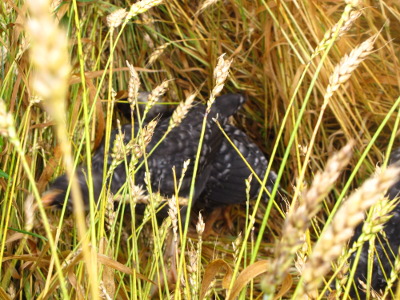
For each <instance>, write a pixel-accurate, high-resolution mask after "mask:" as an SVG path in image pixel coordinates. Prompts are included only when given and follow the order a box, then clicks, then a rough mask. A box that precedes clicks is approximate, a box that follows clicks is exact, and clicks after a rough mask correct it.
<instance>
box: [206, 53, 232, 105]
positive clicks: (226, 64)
mask: <svg viewBox="0 0 400 300" xmlns="http://www.w3.org/2000/svg"><path fill="white" fill-rule="evenodd" d="M224 56H225V53H224V54H222V55H221V56H220V57H219V58H218V62H217V66H216V67H215V69H214V80H215V84H214V88H213V90H212V91H211V95H210V99H209V100H208V101H207V112H209V111H210V109H211V106H212V105H213V103H214V101H215V98H216V97H217V96H218V94H219V93H220V92H221V91H222V88H223V87H224V83H225V80H226V78H227V77H228V74H229V68H230V67H231V64H232V61H233V60H232V59H224Z"/></svg>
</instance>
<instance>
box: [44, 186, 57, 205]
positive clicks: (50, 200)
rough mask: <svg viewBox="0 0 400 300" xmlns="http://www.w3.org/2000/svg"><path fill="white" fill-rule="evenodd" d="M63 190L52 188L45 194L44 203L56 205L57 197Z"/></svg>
mask: <svg viewBox="0 0 400 300" xmlns="http://www.w3.org/2000/svg"><path fill="white" fill-rule="evenodd" d="M61 192H62V191H61V190H58V189H56V190H50V191H47V192H46V193H44V194H43V196H42V203H43V206H44V207H51V206H53V205H54V200H55V198H56V197H57V196H58V195H60V194H61Z"/></svg>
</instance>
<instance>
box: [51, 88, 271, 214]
mask: <svg viewBox="0 0 400 300" xmlns="http://www.w3.org/2000/svg"><path fill="white" fill-rule="evenodd" d="M244 101H245V98H244V97H243V96H241V95H238V94H227V95H223V96H220V97H218V98H217V99H216V100H215V103H214V104H213V106H212V108H211V111H210V113H209V115H208V116H207V123H206V131H205V135H204V140H203V146H202V151H201V155H200V159H199V168H198V172H197V176H196V184H195V194H194V198H193V201H198V204H199V205H200V207H207V208H212V207H215V206H221V205H226V204H235V203H240V202H244V201H246V193H245V191H246V188H245V179H247V178H248V177H249V175H250V174H251V171H250V170H249V168H248V166H247V165H246V164H245V162H244V161H243V159H242V158H241V157H240V155H239V154H238V153H237V152H236V150H235V149H234V148H233V147H232V145H231V144H230V143H229V141H227V140H226V138H225V137H224V136H223V134H222V132H221V130H220V129H219V128H218V126H217V124H216V123H215V122H214V120H213V118H216V119H217V120H218V121H219V122H220V124H222V126H223V128H224V130H225V131H226V133H227V135H228V136H229V138H230V139H231V140H232V142H233V143H234V144H235V146H236V147H237V148H238V149H239V151H240V152H241V153H242V155H243V156H244V158H245V159H246V161H247V162H248V163H249V165H250V166H251V167H252V169H253V170H254V171H255V173H256V174H257V176H258V177H260V178H261V179H262V178H264V175H265V174H264V173H265V171H266V168H267V164H268V162H267V160H266V158H265V156H264V155H263V154H262V152H261V150H260V149H259V148H258V147H257V146H256V145H255V144H254V143H253V142H251V141H250V140H249V138H248V137H247V136H246V134H245V133H244V132H242V131H240V130H239V129H237V128H235V127H233V126H231V125H228V124H226V122H227V119H228V117H229V116H231V115H233V114H234V113H235V112H236V111H237V110H238V109H239V107H240V106H241V105H242V104H243V103H244ZM205 111H206V107H205V106H204V105H202V104H197V105H196V106H194V107H193V108H192V109H191V110H190V111H189V112H188V114H187V116H186V117H185V119H183V121H182V123H181V124H180V125H179V126H178V127H176V128H174V129H172V130H171V132H170V133H169V134H168V135H167V136H166V138H165V139H164V140H163V141H162V142H161V144H160V145H159V146H158V147H157V148H156V149H155V150H154V152H153V153H152V154H151V155H150V156H149V157H148V158H147V163H148V168H149V170H150V174H151V188H152V190H153V192H154V191H159V192H160V193H161V194H162V195H164V196H171V195H173V194H174V192H175V189H174V181H173V174H172V167H173V166H175V169H176V177H177V178H180V176H181V173H182V167H183V163H184V161H186V160H187V159H190V164H189V166H188V168H187V171H186V175H185V177H184V179H183V183H182V186H181V189H180V193H179V195H180V196H182V197H186V196H188V195H189V191H190V185H191V180H192V176H193V173H194V169H193V168H194V162H195V157H196V152H197V148H198V143H199V139H200V133H201V128H202V123H203V118H204V114H205ZM169 122H170V118H169V115H168V114H166V115H165V116H161V119H160V121H159V123H158V124H157V126H156V128H155V132H154V135H153V138H152V140H151V142H150V144H149V145H148V147H147V149H146V150H147V152H149V151H150V150H151V149H152V148H153V147H154V146H155V145H156V144H157V143H158V142H159V140H160V139H161V138H162V136H163V135H164V133H165V132H166V130H167V128H168V125H169ZM135 127H138V126H137V124H135ZM137 131H138V128H135V132H137ZM122 132H124V134H125V136H124V142H125V143H127V142H129V141H130V140H131V138H132V136H131V132H132V126H131V125H130V124H128V125H125V126H123V127H122ZM117 133H118V131H117V130H114V131H112V133H111V141H114V140H115V136H116V134H117ZM110 148H111V149H112V146H110ZM103 159H104V144H102V145H101V146H100V147H99V149H98V150H97V151H96V153H95V155H94V157H93V159H92V169H93V172H92V176H93V187H94V193H95V195H94V198H95V199H97V198H98V197H99V193H100V191H101V188H102V186H103ZM128 159H130V157H128ZM111 163H112V158H111V157H109V159H108V167H109V166H110V165H111ZM138 165H140V162H139V163H138ZM77 176H78V179H79V183H80V187H81V191H82V194H83V199H84V201H85V202H86V203H87V201H88V199H89V192H88V186H87V181H86V174H85V168H82V167H81V168H80V169H79V170H78V171H77ZM144 176H145V169H144V167H142V168H140V169H139V170H137V171H136V173H135V184H137V185H143V186H144V185H145V184H144ZM275 177H276V175H275V173H273V172H271V173H270V175H269V178H268V181H267V188H268V189H269V190H270V189H271V188H272V186H273V182H274V180H275ZM125 182H126V167H125V164H121V165H119V166H118V167H117V168H116V169H115V170H114V173H113V178H112V182H111V192H113V193H116V192H117V191H118V190H119V189H120V188H121V187H122V186H123V184H124V183H125ZM68 184H69V181H68V178H67V177H66V175H62V176H60V177H59V178H57V179H56V180H55V181H54V183H53V184H52V185H51V186H50V189H49V191H48V192H47V193H46V194H45V196H44V202H45V203H46V204H47V205H56V206H58V207H61V206H62V205H63V203H64V201H65V197H66V191H67V187H68ZM259 188H260V184H259V183H258V181H257V180H256V179H255V178H253V180H252V182H251V189H250V196H251V197H252V198H254V197H255V196H256V195H257V193H258V191H259ZM71 203H72V201H70V198H68V204H69V205H70V204H71Z"/></svg>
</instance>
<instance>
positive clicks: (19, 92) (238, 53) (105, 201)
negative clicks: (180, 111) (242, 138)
mask: <svg viewBox="0 0 400 300" xmlns="http://www.w3.org/2000/svg"><path fill="white" fill-rule="evenodd" d="M53 2H54V3H53V4H54V6H53V9H55V13H54V16H55V17H56V20H57V21H56V23H58V24H59V27H61V28H63V30H65V32H66V33H65V36H66V37H67V39H68V51H69V52H68V56H69V59H70V61H69V64H70V66H71V70H72V71H71V76H70V77H69V78H67V80H68V81H66V82H65V84H67V87H68V95H67V96H66V99H65V114H64V109H61V110H58V111H57V112H58V113H60V114H61V115H62V116H66V124H65V125H66V129H65V130H66V133H65V134H64V135H62V134H61V136H62V137H64V139H60V131H57V130H55V128H57V127H55V125H56V124H59V120H57V118H55V117H54V114H52V113H51V111H49V106H48V103H46V99H42V101H37V100H38V98H37V96H40V95H38V93H37V92H36V90H35V88H34V84H33V77H32V76H33V72H34V71H35V70H36V71H37V69H38V67H37V66H36V67H33V64H32V61H34V59H32V57H30V56H29V55H32V53H35V52H32V47H34V45H33V43H34V41H32V44H29V41H30V38H29V35H28V32H27V31H26V29H25V28H26V26H27V25H26V24H27V23H26V22H27V20H28V15H30V16H31V17H34V14H33V12H32V11H31V12H30V13H29V12H28V11H27V9H26V7H25V6H24V2H23V1H14V2H13V3H14V5H15V6H12V5H11V4H9V2H4V3H3V2H2V3H1V4H0V7H1V9H0V28H1V31H0V47H1V48H0V59H1V61H0V63H1V64H0V74H1V76H0V78H1V79H0V82H1V86H0V98H1V99H3V100H4V102H5V108H4V109H3V111H2V112H0V133H1V135H2V136H0V153H1V156H0V247H1V248H0V262H1V263H0V284H1V286H0V296H1V297H3V296H4V297H9V298H11V299H12V298H14V297H20V298H27V299H30V298H48V297H53V298H57V299H65V298H78V299H83V298H88V299H89V298H90V299H91V298H92V297H95V296H96V293H98V294H99V295H100V296H101V297H105V298H107V299H108V298H111V299H129V298H132V299H134V298H138V299H145V298H149V297H154V298H160V299H167V298H174V299H197V298H200V297H208V299H233V298H234V297H236V296H239V298H240V299H260V298H261V297H265V298H266V299H273V296H274V295H275V296H276V295H278V296H282V297H284V298H288V299H290V298H294V297H295V296H296V295H299V293H303V292H305V291H306V292H308V293H309V294H312V295H314V296H316V295H317V294H315V293H317V292H318V291H319V293H320V294H319V295H318V296H316V297H319V298H320V299H321V298H325V297H326V293H330V291H331V282H333V285H332V286H336V289H337V290H338V295H339V296H338V297H339V298H342V297H345V296H344V295H347V293H348V291H349V288H350V285H351V280H352V279H351V276H350V277H349V280H348V281H346V278H347V277H346V276H348V273H346V270H347V269H346V267H347V266H346V262H345V259H343V258H344V257H346V251H347V250H346V249H345V250H344V252H343V253H341V254H340V255H337V256H336V257H335V258H333V259H334V261H332V263H331V264H330V270H328V271H327V272H325V273H324V274H320V275H318V276H320V278H318V280H316V281H313V284H314V285H313V284H310V283H309V282H308V281H307V280H309V278H311V277H312V276H311V275H310V272H309V269H307V264H306V261H305V259H306V258H310V259H311V261H312V259H313V247H314V245H316V243H317V242H318V240H319V239H320V237H321V240H323V232H326V231H329V230H330V229H329V226H330V224H331V222H335V219H334V215H335V214H334V213H335V212H336V211H337V210H338V209H339V208H340V205H341V203H342V202H343V201H344V199H346V198H347V197H349V196H350V194H351V192H352V191H354V190H355V188H358V187H360V186H361V185H362V183H363V182H364V181H366V179H367V178H369V177H370V176H371V175H372V174H373V173H374V172H375V170H376V165H377V164H378V163H379V164H383V165H385V164H386V163H387V159H388V156H389V155H388V154H389V153H390V151H391V148H392V147H393V145H394V146H397V145H398V143H397V142H396V137H397V132H398V127H399V120H400V112H399V110H398V108H399V104H400V98H399V89H398V87H399V83H400V73H399V72H398V70H399V67H398V66H399V61H398V58H399V55H398V54H399V53H400V49H399V48H400V44H399V41H398V39H396V38H397V37H398V36H399V35H400V24H399V23H400V5H399V4H398V3H397V2H396V1H376V2H375V3H374V5H375V6H367V5H365V4H363V3H358V1H352V2H351V3H350V1H343V2H332V1H269V2H267V1H264V0H261V1H241V0H236V1H233V0H232V1H204V2H199V3H197V2H196V1H191V2H190V1H177V0H171V1H167V0H165V1H164V2H163V3H161V4H159V1H142V2H140V3H139V5H136V6H133V7H130V6H129V4H128V3H127V2H125V1H118V0H115V1H111V3H106V2H101V3H96V2H87V1H71V2H60V1H53ZM347 2H349V4H348V3H347ZM10 3H11V2H10ZM143 3H147V4H146V5H140V4H143ZM364 5H365V6H364ZM152 6H156V7H154V8H152ZM120 8H125V9H126V12H125V13H129V14H130V15H128V18H126V19H125V13H124V12H123V11H119V14H117V15H113V17H114V18H113V19H111V21H110V18H108V24H107V18H106V17H107V16H109V15H110V13H112V12H114V11H116V10H117V9H120ZM136 14H137V15H136ZM118 18H121V20H120V21H122V22H121V23H120V24H119V22H118V21H119V20H118ZM60 34H62V33H60ZM372 37H374V38H372ZM369 38H371V45H370V48H368V49H367V50H365V51H364V52H362V53H361V56H362V59H361V58H360V59H358V60H357V61H356V62H354V61H353V64H351V65H350V67H349V66H348V65H346V66H347V68H345V71H343V69H342V71H343V72H341V73H340V72H339V73H340V74H339V75H338V76H336V77H335V72H336V71H335V70H337V69H338V68H339V66H341V65H343V64H344V62H345V61H346V60H345V59H343V58H344V57H345V55H349V54H350V53H351V51H353V50H354V49H357V47H358V46H359V45H361V44H362V43H363V42H365V41H366V40H368V39H369ZM56 48H57V47H56ZM223 53H226V55H225V57H224V58H225V59H227V60H231V59H232V64H231V65H230V68H229V76H228V78H227V79H226V82H225V85H224V89H223V91H222V93H224V92H235V93H236V92H239V93H244V94H246V95H247V96H248V98H249V100H248V101H247V102H246V104H245V107H244V109H243V110H241V112H240V113H239V114H238V115H237V116H236V117H235V121H234V122H235V124H236V125H237V126H238V127H240V128H243V129H244V131H245V132H246V133H247V134H248V135H249V136H250V137H251V138H252V139H253V140H254V141H255V142H256V143H257V144H258V145H259V146H260V148H261V149H262V150H263V151H264V152H265V153H266V154H267V155H268V156H269V157H270V158H271V159H270V161H271V163H270V166H269V169H272V170H275V171H276V172H277V173H278V180H279V187H280V188H279V189H278V185H276V188H275V189H274V190H273V191H272V199H273V201H270V202H268V203H265V202H264V201H263V200H262V197H261V195H260V197H259V199H252V201H250V202H248V203H247V204H243V205H241V206H235V207H230V208H228V213H229V216H230V218H231V220H232V221H233V223H232V224H233V228H228V227H227V224H226V223H225V222H224V221H217V222H216V223H215V224H210V223H207V220H208V217H209V214H210V212H202V213H203V216H204V218H205V224H206V225H205V235H204V237H202V238H201V235H200V234H199V232H198V231H196V228H195V225H196V222H197V217H196V216H194V217H193V218H192V219H193V221H192V224H191V225H190V226H188V228H187V232H186V231H185V228H184V227H182V225H181V224H182V223H181V222H178V223H176V224H178V225H179V228H178V230H177V234H178V239H179V246H178V248H177V249H174V248H171V240H172V236H173V234H172V230H171V228H172V227H173V222H171V217H170V218H167V219H166V220H165V221H164V222H163V223H162V224H160V222H157V219H156V217H155V214H154V210H156V209H157V208H158V205H159V204H160V202H161V200H160V198H159V197H158V195H157V194H156V193H154V194H152V195H150V196H149V199H148V202H149V203H150V205H148V207H147V208H146V210H145V212H144V215H145V216H144V217H143V218H142V217H139V216H137V215H135V214H133V213H132V211H134V207H133V206H134V205H136V204H134V203H133V202H132V201H131V202H130V203H129V204H127V205H126V206H125V205H123V202H124V201H121V202H116V199H113V198H110V197H109V195H108V193H107V187H104V191H103V192H102V196H101V201H100V202H99V205H98V207H96V206H95V204H94V203H93V204H92V205H91V208H90V212H88V214H87V216H86V219H84V217H85V216H83V217H82V218H81V223H80V225H79V224H77V223H76V221H75V220H79V216H76V217H77V218H78V219H76V218H74V217H73V216H69V215H64V211H63V212H62V213H61V216H60V212H53V211H50V210H46V212H44V211H42V214H40V213H38V212H36V211H35V210H34V208H33V207H32V206H29V207H28V208H26V205H25V203H26V202H27V201H28V200H29V201H32V199H34V198H32V195H33V196H34V197H36V198H37V200H39V198H40V194H42V193H43V192H44V191H45V190H46V185H47V184H48V183H49V182H50V181H51V180H53V179H54V178H56V176H57V175H60V174H62V173H64V172H65V167H64V166H65V165H64V164H63V162H62V158H64V160H65V158H66V157H67V156H68V153H67V152H68V151H67V152H66V149H65V147H66V146H65V143H68V145H71V150H72V153H71V155H72V161H71V165H70V166H69V168H75V167H76V166H77V165H79V164H81V163H84V164H86V165H88V166H90V165H91V153H92V152H93V150H94V149H96V148H97V147H98V146H99V145H100V143H101V141H102V140H103V138H105V142H106V144H109V143H110V140H109V137H110V133H111V130H113V129H114V128H117V121H116V120H117V119H119V120H121V122H128V121H129V120H126V119H124V117H122V115H121V114H120V113H119V112H118V111H117V109H116V108H115V106H114V105H115V101H117V100H118V99H114V98H113V97H115V96H114V91H121V90H128V88H129V86H128V85H129V81H130V78H131V75H130V72H129V67H127V64H126V61H128V62H129V63H130V64H132V66H134V67H135V68H136V71H137V72H138V77H139V79H140V84H141V90H146V91H152V90H154V89H155V88H156V87H157V86H159V85H160V84H161V83H163V82H164V81H166V80H169V81H168V89H167V90H166V96H165V98H166V102H168V103H174V104H178V103H180V102H182V101H184V100H185V99H187V98H188V97H190V96H191V95H193V94H197V98H198V99H199V100H201V101H203V102H204V103H206V102H207V101H208V100H209V98H210V95H212V91H213V89H214V88H215V78H214V76H213V74H214V69H215V67H216V65H217V62H218V58H219V57H220V56H221V54H223ZM342 59H343V60H342ZM335 68H336V69H335ZM49 74H51V72H50V73H49ZM51 76H54V74H51ZM51 76H50V78H51ZM335 80H336V81H335ZM333 86H335V88H334V89H333V88H332V87H333ZM52 87H53V88H54V89H55V88H56V86H55V85H53V86H52ZM113 99H114V100H115V101H113ZM39 100H41V99H40V97H39ZM61 100H63V99H61ZM38 102H39V103H38ZM63 105H64V103H63ZM156 105H157V104H156ZM6 115H7V116H11V117H7V118H8V119H6ZM5 120H8V121H10V120H12V122H8V121H7V122H5ZM14 125H15V127H14ZM13 128H14V129H15V134H13V133H12V130H13ZM10 130H11V134H10ZM349 141H354V146H353V150H352V152H353V155H352V158H351V159H350V162H349V164H348V166H347V167H344V170H343V171H342V172H341V175H339V176H338V179H337V181H336V182H335V183H334V185H333V187H332V190H331V192H330V193H329V194H328V195H327V196H324V198H323V199H322V200H321V206H320V210H319V211H318V212H315V216H314V215H312V216H311V215H310V217H312V218H311V219H310V220H307V222H310V223H309V224H308V226H306V227H305V228H304V230H306V231H305V232H302V234H299V233H298V234H299V235H298V237H299V239H298V240H297V241H294V242H297V243H296V245H295V246H293V248H292V249H289V251H290V250H292V251H293V253H291V255H290V258H289V260H288V269H287V270H288V272H287V273H286V272H284V274H279V276H276V277H274V276H272V277H274V278H275V279H274V280H269V281H268V282H269V283H270V285H269V286H267V287H266V286H265V285H263V283H264V284H265V278H267V277H266V276H265V272H266V271H268V272H269V275H271V274H273V275H277V274H274V270H273V269H270V268H269V266H271V265H274V259H275V262H276V259H277V256H276V255H275V254H278V253H279V252H277V251H276V250H275V245H276V243H278V242H279V241H280V243H283V244H287V243H286V241H287V240H286V239H287V238H288V237H287V236H285V235H284V233H285V232H286V231H285V230H283V229H282V228H285V226H287V225H285V220H286V214H288V213H289V212H292V213H293V211H296V209H298V208H299V205H300V207H301V204H302V203H304V202H302V201H304V198H303V197H305V196H304V195H306V191H307V188H308V186H311V184H312V182H313V180H314V178H315V177H316V176H315V174H316V173H317V172H323V170H324V169H325V167H326V164H327V161H328V158H329V157H331V156H332V155H333V154H334V152H335V151H338V150H339V149H341V148H342V147H344V146H345V145H346V144H348V142H349ZM63 143H64V145H63ZM142 146H143V145H142ZM106 149H108V148H106ZM67 150H68V149H67ZM126 168H129V166H128V165H126ZM67 169H68V168H67ZM104 176H105V177H106V176H107V174H104ZM177 180H179V179H177ZM253 180H254V179H253ZM138 193H139V192H138V191H134V190H133V189H132V187H131V186H130V185H129V184H127V185H126V186H125V187H124V189H122V190H121V192H120V195H117V196H116V197H117V198H118V197H119V198H118V199H126V198H129V199H132V198H134V197H137V198H139V196H140V195H139V194H138ZM27 199H28V200H27ZM118 199H117V200H118ZM135 199H136V198H135ZM28 203H29V202H28ZM115 203H121V205H118V209H117V210H116V212H114V210H113V209H112V207H113V206H114V204H115ZM162 203H163V205H165V202H162ZM291 204H292V205H291ZM167 205H168V204H167ZM46 216H47V217H46ZM177 217H178V218H179V216H177ZM32 218H33V221H32ZM172 220H173V218H172ZM287 220H289V218H288V219H287ZM32 222H33V223H32ZM288 222H289V221H288ZM77 225H78V226H77ZM239 234H241V235H240V238H238V236H239ZM296 236H297V235H296ZM83 237H84V239H82V238H83ZM82 241H84V242H83V243H82ZM331 242H335V241H331ZM172 244H173V243H172ZM289 244H290V243H289ZM181 245H184V248H181ZM278 245H279V244H278ZM343 246H344V247H345V246H346V245H343ZM317 249H318V248H317ZM353 250H354V249H353ZM314 254H315V253H314ZM312 262H313V261H312ZM313 263H315V262H313ZM303 267H305V268H306V270H308V271H307V272H308V273H307V275H306V276H305V277H304V278H303V277H302V275H303V273H302V270H303ZM174 268H177V269H174ZM308 268H309V267H308ZM318 274H319V273H318ZM314 275H315V274H314ZM176 276H179V278H176ZM322 276H324V279H325V281H322V280H321V279H322V278H321V277H322ZM270 277H271V276H270ZM270 277H268V278H270ZM263 279H264V281H263ZM315 282H318V284H316V285H317V288H316V289H314V288H315ZM303 283H305V284H306V285H305V288H303V287H304V286H303ZM271 284H272V285H273V286H271ZM307 284H309V285H308V286H307ZM396 288H397V286H396V284H394V285H393V286H392V288H391V291H386V293H387V294H389V295H392V296H393V295H394V294H395V293H396ZM311 290H312V291H311ZM339 293H341V294H339Z"/></svg>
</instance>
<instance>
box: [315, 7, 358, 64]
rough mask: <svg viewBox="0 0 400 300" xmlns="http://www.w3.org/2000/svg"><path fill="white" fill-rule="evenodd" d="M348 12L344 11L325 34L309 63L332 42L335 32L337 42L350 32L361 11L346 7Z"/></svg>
mask: <svg viewBox="0 0 400 300" xmlns="http://www.w3.org/2000/svg"><path fill="white" fill-rule="evenodd" d="M348 10H349V11H350V12H349V11H347V10H345V11H344V12H343V14H342V17H341V19H340V20H339V21H338V22H337V23H336V24H335V25H334V26H333V27H332V28H331V29H330V30H328V31H327V32H326V33H325V35H324V37H323V39H322V40H321V41H320V43H319V44H318V46H317V47H316V48H315V49H314V51H313V53H312V54H311V57H310V61H311V60H313V59H314V58H315V57H316V56H317V55H319V54H320V53H321V52H322V51H324V50H325V49H326V48H327V47H328V46H329V45H330V44H331V43H332V42H333V40H334V39H335V34H336V32H337V36H336V41H338V40H339V39H340V38H341V37H342V36H344V35H345V34H346V32H348V31H349V30H350V28H351V26H352V25H353V23H354V22H355V21H356V20H357V19H358V18H359V17H360V16H361V10H353V7H352V6H348ZM340 24H342V25H340Z"/></svg>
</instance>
